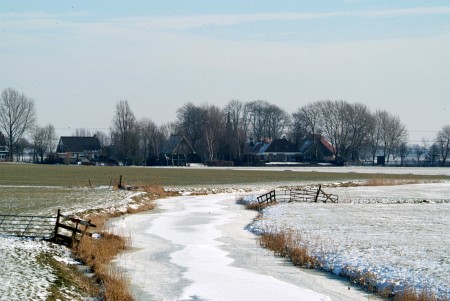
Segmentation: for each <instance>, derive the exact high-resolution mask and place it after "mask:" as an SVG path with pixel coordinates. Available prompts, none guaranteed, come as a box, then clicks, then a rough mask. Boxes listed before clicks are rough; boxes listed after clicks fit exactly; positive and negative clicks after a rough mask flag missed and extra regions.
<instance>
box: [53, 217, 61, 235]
mask: <svg viewBox="0 0 450 301" xmlns="http://www.w3.org/2000/svg"><path fill="white" fill-rule="evenodd" d="M60 216H61V209H58V213H57V214H56V223H55V233H54V234H53V242H55V243H56V236H57V235H58V227H59V226H58V225H59V218H60Z"/></svg>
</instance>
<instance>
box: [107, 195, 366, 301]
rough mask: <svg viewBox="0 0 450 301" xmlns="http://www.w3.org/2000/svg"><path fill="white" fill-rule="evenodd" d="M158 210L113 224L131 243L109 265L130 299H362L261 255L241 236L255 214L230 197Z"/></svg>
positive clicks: (166, 203)
mask: <svg viewBox="0 0 450 301" xmlns="http://www.w3.org/2000/svg"><path fill="white" fill-rule="evenodd" d="M158 207H159V209H158V211H159V212H158V211H155V212H152V213H148V214H137V215H131V216H127V217H125V218H122V219H120V220H118V221H116V222H115V223H114V229H115V231H118V232H119V233H128V234H129V235H130V236H131V238H132V244H133V247H134V250H133V251H130V252H127V253H125V254H122V255H121V256H120V257H119V259H118V260H117V261H116V264H117V265H118V266H120V267H122V268H124V269H125V270H126V272H127V274H128V275H129V276H130V278H131V281H132V284H133V286H134V292H135V296H136V299H137V300H259V301H260V300H367V299H368V296H367V295H366V294H365V293H363V292H361V291H359V290H358V289H357V288H356V287H353V286H352V287H351V289H349V287H348V286H349V284H348V282H346V281H342V280H341V281H339V280H336V279H332V278H333V276H332V275H327V274H324V273H320V272H316V271H308V270H300V269H298V268H295V267H293V266H291V265H290V264H289V263H287V262H286V261H285V260H283V259H280V258H276V257H274V256H273V255H272V254H271V253H270V252H268V251H266V250H264V249H261V248H260V247H259V246H258V244H257V243H256V241H255V235H254V234H252V233H250V232H248V231H246V230H245V227H246V226H247V225H248V223H250V222H251V221H252V219H253V218H254V217H255V214H256V213H255V212H254V211H247V210H243V208H242V206H240V205H237V204H236V199H235V197H234V195H232V194H222V195H211V196H184V197H175V198H170V199H164V200H160V201H159V202H158ZM334 278H335V277H334ZM371 298H372V297H371Z"/></svg>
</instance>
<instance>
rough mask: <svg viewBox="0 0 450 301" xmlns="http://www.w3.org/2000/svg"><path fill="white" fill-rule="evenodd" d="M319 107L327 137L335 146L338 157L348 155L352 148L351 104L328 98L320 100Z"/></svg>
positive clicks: (324, 132) (323, 129)
mask: <svg viewBox="0 0 450 301" xmlns="http://www.w3.org/2000/svg"><path fill="white" fill-rule="evenodd" d="M319 108H320V110H321V117H322V131H323V134H324V136H325V138H327V140H328V141H330V143H331V144H332V145H333V146H334V148H335V150H336V157H337V158H345V157H347V155H348V154H349V152H350V149H351V128H350V126H349V120H350V116H349V115H350V114H351V108H350V105H349V104H348V103H346V102H345V101H343V100H339V101H331V100H327V101H322V102H320V103H319Z"/></svg>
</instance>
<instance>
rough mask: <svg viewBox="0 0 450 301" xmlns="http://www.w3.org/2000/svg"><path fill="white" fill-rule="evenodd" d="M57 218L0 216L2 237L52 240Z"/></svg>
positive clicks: (0, 233)
mask: <svg viewBox="0 0 450 301" xmlns="http://www.w3.org/2000/svg"><path fill="white" fill-rule="evenodd" d="M55 223H56V217H55V216H29V215H3V214H2V215H0V235H5V236H20V237H28V238H42V239H50V238H51V237H53V236H54V233H55Z"/></svg>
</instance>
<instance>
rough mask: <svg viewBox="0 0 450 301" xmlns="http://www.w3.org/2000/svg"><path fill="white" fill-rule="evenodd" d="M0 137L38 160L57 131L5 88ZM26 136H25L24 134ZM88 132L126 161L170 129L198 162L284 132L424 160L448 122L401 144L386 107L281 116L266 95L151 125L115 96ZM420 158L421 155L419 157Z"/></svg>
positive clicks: (153, 154)
mask: <svg viewBox="0 0 450 301" xmlns="http://www.w3.org/2000/svg"><path fill="white" fill-rule="evenodd" d="M0 97H1V98H0V132H2V133H0V138H1V136H3V137H4V140H5V143H6V146H7V149H8V159H9V160H11V161H12V160H13V158H14V155H16V157H17V158H20V156H21V154H22V155H23V149H24V148H25V147H28V148H32V149H33V150H34V161H35V162H44V160H45V158H46V156H48V155H49V154H50V153H52V152H54V151H55V149H56V143H57V139H58V137H56V132H55V128H54V127H53V125H51V124H47V125H44V126H39V125H37V123H36V111H35V102H34V100H33V99H32V98H29V97H27V96H26V95H25V94H23V93H19V92H18V91H17V90H15V89H12V88H7V89H4V90H3V91H2V93H1V96H0ZM26 134H28V137H29V139H30V141H28V140H26V139H25V137H26ZM94 134H95V135H96V136H97V137H98V138H99V139H100V141H101V144H102V146H103V147H104V149H105V156H106V157H114V158H115V159H116V160H118V161H121V162H126V163H127V164H135V165H148V164H158V160H159V158H160V157H161V155H162V154H163V152H164V146H165V144H166V142H167V140H168V139H169V136H170V135H172V134H176V135H183V136H184V137H185V138H186V139H187V140H188V141H189V142H190V144H191V145H192V147H193V148H194V150H195V151H196V152H197V154H198V155H199V156H200V158H201V159H202V161H212V160H224V161H233V162H234V164H236V165H242V164H245V156H246V155H247V150H248V145H249V143H255V142H257V141H260V140H261V139H264V138H271V139H278V138H286V139H287V140H289V141H291V142H292V143H293V144H294V145H296V146H297V147H300V146H301V145H302V143H303V142H304V141H305V140H306V139H311V137H312V138H313V139H314V137H319V136H320V137H324V138H325V139H326V140H327V141H329V142H330V143H331V145H332V146H333V148H334V150H335V156H336V158H337V159H339V160H343V161H352V162H361V161H362V160H366V161H370V162H372V163H375V159H376V157H377V156H379V155H382V156H384V157H385V158H386V162H387V163H389V161H390V160H396V159H400V162H401V164H403V160H404V159H405V158H406V157H407V156H414V157H415V158H416V159H417V162H418V163H419V162H421V160H424V159H425V158H426V159H427V160H428V162H429V163H430V164H436V163H437V162H438V161H439V162H440V163H441V164H442V165H445V163H446V160H447V154H448V151H449V149H450V125H445V126H443V128H442V129H441V130H440V131H439V132H438V133H437V136H436V138H435V139H434V140H433V141H426V140H425V139H423V142H422V144H421V145H419V144H414V145H410V144H408V131H407V129H406V126H405V125H404V124H403V123H402V122H401V120H400V118H399V117H398V116H396V115H393V114H391V113H390V112H388V111H386V110H376V111H371V110H370V109H369V108H368V107H367V106H366V105H365V104H362V103H349V102H347V101H345V100H321V101H316V102H311V103H308V104H305V105H303V106H301V107H299V108H298V109H297V110H296V111H295V112H294V113H292V114H289V113H288V112H286V111H285V110H284V109H283V108H280V107H279V106H277V105H275V104H272V103H269V102H268V101H263V100H256V101H250V102H243V101H240V100H230V101H229V102H228V103H227V104H226V105H225V106H224V107H223V108H220V107H218V106H215V105H210V104H202V105H195V104H193V103H190V102H189V103H186V104H184V105H183V106H182V107H180V108H178V109H177V111H176V120H175V121H173V122H168V123H166V124H163V125H160V126H158V125H156V124H155V123H154V122H153V121H152V120H151V119H149V118H143V119H140V120H137V119H136V117H135V115H134V113H133V111H132V110H131V108H130V105H129V103H128V101H126V100H121V101H119V102H117V104H116V107H115V112H114V115H113V117H112V121H111V126H110V131H109V133H104V132H100V131H97V132H95V133H91V132H90V131H88V130H85V129H78V130H76V132H74V135H76V136H92V135H94ZM0 141H1V140H0ZM422 158H423V159H422Z"/></svg>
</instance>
